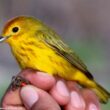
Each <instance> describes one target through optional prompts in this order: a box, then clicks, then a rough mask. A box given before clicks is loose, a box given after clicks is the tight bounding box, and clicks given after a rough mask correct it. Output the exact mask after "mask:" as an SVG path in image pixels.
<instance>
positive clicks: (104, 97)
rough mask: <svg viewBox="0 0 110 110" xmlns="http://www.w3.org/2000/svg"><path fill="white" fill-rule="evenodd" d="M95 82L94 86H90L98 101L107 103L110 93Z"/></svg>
mask: <svg viewBox="0 0 110 110" xmlns="http://www.w3.org/2000/svg"><path fill="white" fill-rule="evenodd" d="M94 83H95V87H93V88H91V89H92V90H93V91H94V92H95V93H96V95H97V96H98V98H99V100H100V102H102V103H107V102H108V99H109V98H110V93H109V92H108V91H107V90H105V89H104V88H103V87H102V86H101V85H99V84H98V83H96V82H94Z"/></svg>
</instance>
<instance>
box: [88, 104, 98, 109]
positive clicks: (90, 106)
mask: <svg viewBox="0 0 110 110" xmlns="http://www.w3.org/2000/svg"><path fill="white" fill-rule="evenodd" d="M89 110H98V108H97V106H96V105H95V104H90V105H89Z"/></svg>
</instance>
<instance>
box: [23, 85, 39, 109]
mask: <svg viewBox="0 0 110 110" xmlns="http://www.w3.org/2000/svg"><path fill="white" fill-rule="evenodd" d="M21 98H22V100H23V101H24V103H25V104H26V106H28V107H29V108H31V107H32V106H33V104H34V103H35V102H37V101H38V99H39V95H38V94H37V92H36V91H35V90H34V88H32V87H30V86H25V87H23V88H22V89H21Z"/></svg>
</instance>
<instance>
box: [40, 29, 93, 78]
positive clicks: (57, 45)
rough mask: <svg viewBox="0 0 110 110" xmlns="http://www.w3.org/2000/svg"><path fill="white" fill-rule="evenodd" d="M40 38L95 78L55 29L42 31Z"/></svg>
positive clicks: (87, 74) (72, 63)
mask: <svg viewBox="0 0 110 110" xmlns="http://www.w3.org/2000/svg"><path fill="white" fill-rule="evenodd" d="M40 33H41V36H40V39H41V40H43V42H44V43H46V44H47V45H48V46H50V48H52V49H54V50H55V51H56V53H57V54H59V55H61V56H62V57H63V58H64V59H66V60H67V61H68V62H69V63H71V65H73V66H74V67H76V68H77V69H79V70H80V71H82V72H83V73H84V74H85V75H86V76H87V77H88V78H89V79H93V76H92V75H91V73H90V72H89V71H88V70H87V67H86V65H85V64H84V63H83V62H82V61H81V60H80V59H79V57H78V56H77V55H76V54H75V53H74V52H73V51H72V50H71V49H70V48H69V47H68V46H67V45H66V44H65V43H64V42H63V41H62V40H61V39H60V37H59V36H58V34H56V33H55V32H54V31H52V30H51V31H50V30H48V31H40Z"/></svg>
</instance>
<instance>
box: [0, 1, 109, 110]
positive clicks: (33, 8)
mask: <svg viewBox="0 0 110 110" xmlns="http://www.w3.org/2000/svg"><path fill="white" fill-rule="evenodd" d="M19 15H29V16H35V17H37V18H39V19H41V20H42V21H44V22H45V23H46V24H48V25H49V26H51V27H52V28H53V29H54V30H56V31H57V33H59V34H60V35H61V36H62V38H63V39H64V40H65V41H66V42H67V44H69V45H70V46H71V48H74V50H75V51H76V53H77V54H78V55H79V56H80V57H81V59H82V60H83V61H84V62H85V64H86V65H87V66H88V68H89V70H90V71H91V72H92V73H93V75H94V77H95V78H96V80H97V81H98V82H99V83H100V84H102V85H103V86H104V87H105V88H107V89H108V90H109V91H110V86H109V84H110V1H109V0H100V1H99V0H97V1H96V0H83V1H82V0H1V1H0V29H1V30H2V28H3V25H4V24H5V23H6V21H7V20H8V19H10V18H12V17H15V16H19ZM19 71H20V69H19V67H18V65H17V63H16V61H15V59H14V58H13V56H12V54H11V52H10V49H9V47H8V45H6V44H0V97H2V94H3V92H4V91H5V89H6V87H7V86H8V84H9V83H10V81H11V77H12V76H13V75H15V74H17V73H18V72H19ZM109 104H110V102H109ZM109 104H108V105H106V106H103V110H108V108H110V105H109Z"/></svg>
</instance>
